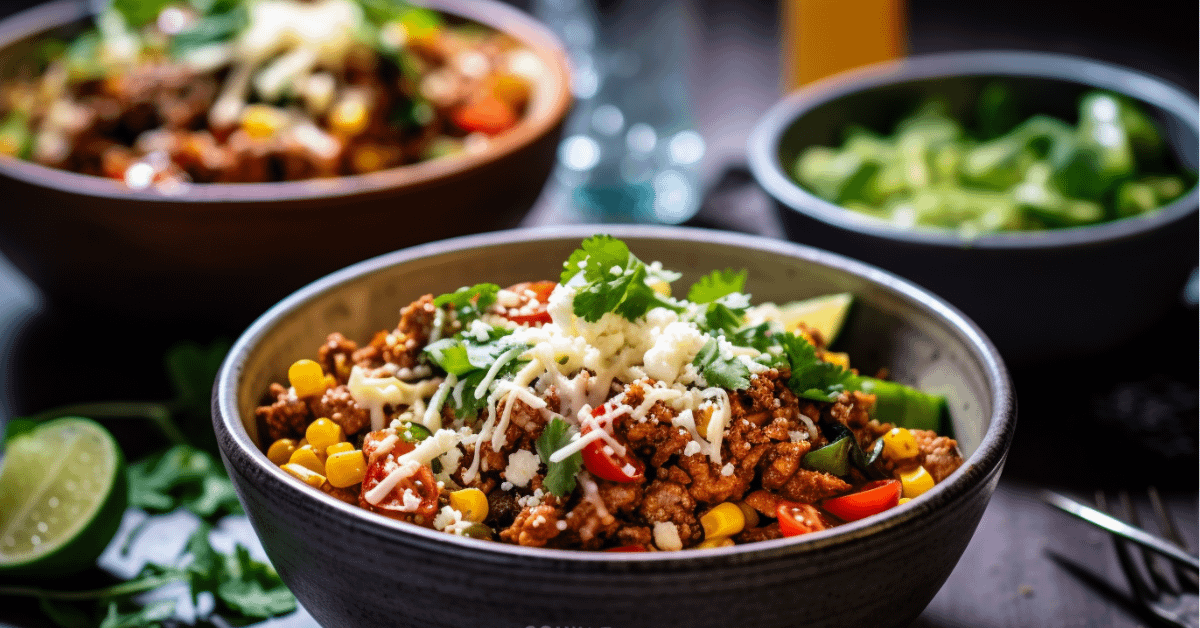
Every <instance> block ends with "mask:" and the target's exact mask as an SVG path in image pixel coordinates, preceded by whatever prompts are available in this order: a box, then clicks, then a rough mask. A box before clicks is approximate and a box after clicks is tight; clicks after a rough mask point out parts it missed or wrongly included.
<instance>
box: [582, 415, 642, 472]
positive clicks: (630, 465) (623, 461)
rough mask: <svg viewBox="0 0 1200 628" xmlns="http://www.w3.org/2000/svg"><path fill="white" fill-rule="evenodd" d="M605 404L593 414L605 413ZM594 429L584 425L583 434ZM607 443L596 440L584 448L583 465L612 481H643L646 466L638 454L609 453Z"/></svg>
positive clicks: (589, 470)
mask: <svg viewBox="0 0 1200 628" xmlns="http://www.w3.org/2000/svg"><path fill="white" fill-rule="evenodd" d="M604 412H605V410H604V406H600V407H598V408H596V409H595V410H592V416H600V415H602V414H604ZM590 431H592V426H590V425H584V426H583V430H582V431H581V434H587V433H588V432H590ZM606 446H607V443H605V441H604V440H603V439H600V440H595V441H592V442H590V443H588V444H587V445H585V446H584V448H583V466H584V467H586V468H587V470H588V473H591V474H592V475H594V476H596V477H598V478H604V479H605V480H609V481H610V482H625V483H629V482H641V481H642V479H643V478H645V477H646V466H645V465H644V464H642V461H641V460H638V458H637V456H634V455H631V454H630V453H629V452H628V451H626V452H625V453H624V454H623V455H619V456H616V455H613V456H610V455H608V454H607V453H606V452H605V451H604V448H605V447H606Z"/></svg>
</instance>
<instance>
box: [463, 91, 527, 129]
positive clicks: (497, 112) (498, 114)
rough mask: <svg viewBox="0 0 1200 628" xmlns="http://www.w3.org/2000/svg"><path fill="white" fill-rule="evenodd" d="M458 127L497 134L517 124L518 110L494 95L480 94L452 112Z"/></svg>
mask: <svg viewBox="0 0 1200 628" xmlns="http://www.w3.org/2000/svg"><path fill="white" fill-rule="evenodd" d="M450 117H451V119H452V120H454V124H456V125H458V128H460V129H462V130H464V131H466V132H468V133H471V132H474V131H478V132H480V133H486V134H488V135H495V134H497V133H499V132H501V131H506V130H508V129H510V128H512V127H514V126H516V124H517V112H516V111H513V108H512V107H510V106H509V105H508V103H506V102H504V101H503V100H500V99H499V98H496V97H495V96H492V95H486V96H480V97H478V98H476V99H474V100H472V101H471V102H469V103H467V104H465V105H463V106H462V107H459V108H458V109H456V110H455V111H454V112H453V113H451V114H450Z"/></svg>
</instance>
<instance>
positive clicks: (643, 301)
mask: <svg viewBox="0 0 1200 628" xmlns="http://www.w3.org/2000/svg"><path fill="white" fill-rule="evenodd" d="M664 278H665V276H664V275H663V274H655V275H653V276H652V274H651V270H650V268H649V267H648V266H647V265H646V263H645V262H643V261H642V260H640V259H638V258H637V256H635V255H634V254H633V253H630V252H629V247H628V246H626V245H625V243H624V242H622V241H620V240H618V239H616V238H614V237H612V236H610V235H595V236H592V237H590V238H588V239H586V240H584V241H583V243H582V244H581V245H580V248H578V249H576V250H575V252H574V253H571V257H569V258H568V259H567V261H566V262H563V270H562V275H561V279H560V281H561V283H563V284H571V285H577V286H578V291H577V292H576V294H575V302H574V311H575V315H576V316H578V317H580V318H582V319H583V320H585V321H588V322H591V323H594V322H596V321H598V320H600V317H602V316H604V315H605V314H606V313H608V312H613V313H616V314H619V315H620V316H622V317H624V318H625V319H627V320H631V321H635V320H637V319H639V318H641V317H643V316H645V315H646V312H649V311H650V310H651V308H655V307H665V308H668V309H671V310H674V311H676V312H679V311H682V310H683V308H682V306H680V305H679V304H678V303H676V302H675V301H673V300H671V299H668V298H666V297H663V296H662V295H660V294H658V293H657V292H655V291H654V288H652V287H650V284H649V283H647V279H654V280H658V281H661V280H663V279H664Z"/></svg>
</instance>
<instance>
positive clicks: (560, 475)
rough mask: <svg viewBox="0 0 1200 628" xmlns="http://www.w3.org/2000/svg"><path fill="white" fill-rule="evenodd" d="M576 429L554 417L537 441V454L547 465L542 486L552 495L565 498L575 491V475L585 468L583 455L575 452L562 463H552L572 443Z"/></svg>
mask: <svg viewBox="0 0 1200 628" xmlns="http://www.w3.org/2000/svg"><path fill="white" fill-rule="evenodd" d="M574 433H575V430H574V428H572V427H571V425H570V424H568V423H567V422H566V421H564V420H562V419H561V418H559V417H554V418H553V419H551V420H550V423H548V424H546V427H545V429H543V430H542V435H541V436H540V437H538V439H537V452H538V456H540V457H541V459H542V462H543V463H545V465H546V477H545V479H543V480H542V485H543V486H545V487H546V489H547V490H549V491H550V492H551V493H554V494H555V495H558V496H559V497H564V496H566V495H570V494H571V491H573V490H575V474H576V473H579V469H580V467H582V466H583V454H582V453H580V452H575V453H573V454H571V455H570V456H568V457H567V458H566V459H565V460H563V461H561V462H550V456H551V455H552V454H554V452H556V451H558V450H559V449H562V448H563V447H566V446H567V445H568V444H569V443H570V442H571V435H572V434H574Z"/></svg>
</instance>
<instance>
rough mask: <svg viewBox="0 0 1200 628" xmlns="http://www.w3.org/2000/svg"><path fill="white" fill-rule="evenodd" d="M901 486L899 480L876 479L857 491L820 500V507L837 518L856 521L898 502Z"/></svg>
mask: <svg viewBox="0 0 1200 628" xmlns="http://www.w3.org/2000/svg"><path fill="white" fill-rule="evenodd" d="M901 488H902V486H901V484H900V480H876V481H874V482H870V483H868V484H866V485H864V486H863V487H862V488H861V489H859V490H858V492H855V493H850V494H849V495H842V496H840V497H831V498H829V499H827V500H825V501H823V502H821V507H822V508H824V509H825V510H827V511H829V512H830V513H831V514H833V515H834V516H835V517H837V518H839V519H843V520H845V521H858V520H859V519H862V518H864V517H870V516H871V515H873V514H876V513H880V512H883V511H885V510H887V509H888V508H892V507H894V506H895V505H896V504H898V503H900V490H901Z"/></svg>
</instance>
